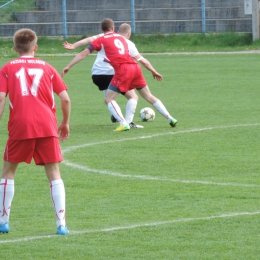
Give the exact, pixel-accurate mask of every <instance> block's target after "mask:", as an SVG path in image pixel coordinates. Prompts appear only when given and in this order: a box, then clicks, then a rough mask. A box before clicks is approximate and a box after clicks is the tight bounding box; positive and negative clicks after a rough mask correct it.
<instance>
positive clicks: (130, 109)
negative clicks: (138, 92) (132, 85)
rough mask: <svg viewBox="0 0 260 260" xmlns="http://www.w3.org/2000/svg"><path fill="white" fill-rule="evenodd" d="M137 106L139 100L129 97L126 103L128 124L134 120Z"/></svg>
mask: <svg viewBox="0 0 260 260" xmlns="http://www.w3.org/2000/svg"><path fill="white" fill-rule="evenodd" d="M136 106H137V101H136V100H135V99H133V98H131V99H129V100H128V101H127V103H126V110H125V120H126V122H127V123H128V124H130V123H131V122H133V118H134V115H135V109H136Z"/></svg>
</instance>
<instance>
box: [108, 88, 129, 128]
mask: <svg viewBox="0 0 260 260" xmlns="http://www.w3.org/2000/svg"><path fill="white" fill-rule="evenodd" d="M119 93H120V90H119V89H118V88H116V87H114V86H113V85H111V84H110V85H109V87H108V89H107V94H106V97H105V104H106V105H107V107H108V110H109V111H110V113H111V114H112V115H113V116H114V117H115V118H116V120H117V121H118V122H119V124H120V126H119V127H118V128H116V130H115V131H117V132H121V131H127V130H129V129H130V127H129V125H128V123H127V122H126V120H125V118H124V116H123V114H122V111H121V109H120V107H119V105H118V104H117V102H116V98H117V96H118V94H119Z"/></svg>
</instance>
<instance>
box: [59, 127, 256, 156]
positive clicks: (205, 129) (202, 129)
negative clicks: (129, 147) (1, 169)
mask: <svg viewBox="0 0 260 260" xmlns="http://www.w3.org/2000/svg"><path fill="white" fill-rule="evenodd" d="M259 125H260V123H257V124H241V125H226V126H214V127H205V128H195V129H188V130H181V131H176V132H165V133H157V134H152V135H143V136H139V137H130V138H123V139H117V140H105V141H101V142H94V143H86V144H81V145H77V146H70V147H67V148H64V149H62V153H63V154H65V153H68V152H71V151H73V150H77V149H80V148H84V147H87V146H94V145H101V144H109V143H118V142H125V141H131V140H138V139H147V138H153V137H157V136H163V135H177V134H185V133H193V132H202V131H210V130H216V129H226V128H235V127H247V126H259Z"/></svg>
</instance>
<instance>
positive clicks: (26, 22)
mask: <svg viewBox="0 0 260 260" xmlns="http://www.w3.org/2000/svg"><path fill="white" fill-rule="evenodd" d="M130 2H131V1H130V0H70V1H66V8H67V12H66V20H67V35H83V34H91V33H97V32H99V31H100V22H101V20H102V19H103V18H105V17H109V18H112V19H113V20H114V21H115V23H116V26H119V25H120V24H121V23H122V22H128V23H131V7H130ZM205 3H206V32H224V31H235V32H252V15H245V14H244V0H226V1H224V0H215V1H214V0H206V1H205ZM36 6H37V7H38V10H37V11H30V12H21V13H15V14H14V15H13V17H14V19H15V21H16V23H10V24H1V25H0V36H2V37H4V36H8V37H9V36H12V35H13V33H14V32H15V31H16V30H17V29H19V28H24V27H27V28H31V29H33V30H35V31H36V32H37V34H38V35H45V36H62V35H63V26H62V18H63V17H62V0H36ZM201 16H202V15H201V0H163V1H158V0H135V28H136V29H135V31H136V33H145V34H147V33H148V34H149V33H163V34H164V33H166V34H169V33H201V32H202V21H201Z"/></svg>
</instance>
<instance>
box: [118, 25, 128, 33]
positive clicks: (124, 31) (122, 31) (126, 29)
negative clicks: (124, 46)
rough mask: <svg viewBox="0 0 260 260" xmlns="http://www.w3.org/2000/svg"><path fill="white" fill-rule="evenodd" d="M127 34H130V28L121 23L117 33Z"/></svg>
mask: <svg viewBox="0 0 260 260" xmlns="http://www.w3.org/2000/svg"><path fill="white" fill-rule="evenodd" d="M129 32H131V26H130V25H129V24H128V23H122V24H121V25H120V26H119V29H118V33H120V34H127V33H129Z"/></svg>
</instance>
